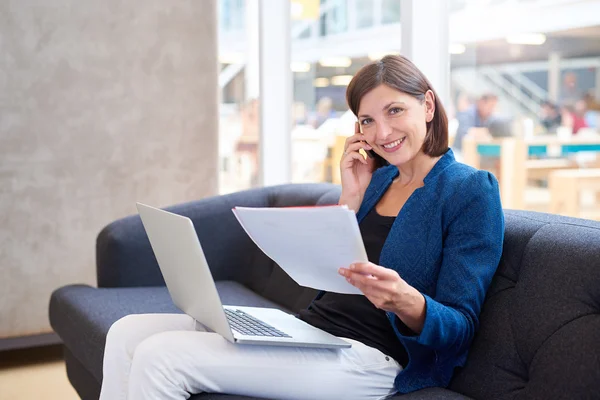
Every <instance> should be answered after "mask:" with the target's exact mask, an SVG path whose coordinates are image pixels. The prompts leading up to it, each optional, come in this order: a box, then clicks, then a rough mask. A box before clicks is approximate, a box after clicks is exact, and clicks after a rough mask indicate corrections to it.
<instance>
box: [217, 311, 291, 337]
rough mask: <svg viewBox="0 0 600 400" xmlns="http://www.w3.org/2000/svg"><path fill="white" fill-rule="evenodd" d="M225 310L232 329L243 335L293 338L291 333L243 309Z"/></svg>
mask: <svg viewBox="0 0 600 400" xmlns="http://www.w3.org/2000/svg"><path fill="white" fill-rule="evenodd" d="M224 310H225V315H226V316H227V320H228V321H229V325H230V326H231V329H234V330H235V331H237V332H239V333H241V334H243V335H248V336H267V337H284V338H291V336H290V335H288V334H286V333H284V332H282V331H280V330H279V329H275V328H273V327H272V326H271V325H269V324H266V323H264V322H262V321H261V320H259V319H256V318H254V317H253V316H252V315H250V314H247V313H245V312H243V311H242V310H231V309H229V308H225V309H224Z"/></svg>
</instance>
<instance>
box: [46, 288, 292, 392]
mask: <svg viewBox="0 0 600 400" xmlns="http://www.w3.org/2000/svg"><path fill="white" fill-rule="evenodd" d="M216 286H217V290H218V291H219V295H220V297H221V301H222V302H223V303H224V304H229V305H239V306H254V307H274V308H280V309H284V308H282V307H281V306H279V305H278V304H275V303H273V302H271V301H269V300H267V299H264V298H263V297H261V296H259V295H257V294H255V293H254V292H252V291H250V290H248V289H247V288H245V287H244V286H242V285H240V284H239V283H237V282H231V281H220V282H217V283H216ZM284 310H285V309H284ZM144 313H181V311H180V310H179V309H178V308H177V307H176V306H175V305H174V304H173V302H172V301H171V297H170V296H169V292H168V291H167V288H166V287H162V286H161V287H139V288H93V287H90V286H86V285H72V286H65V287H62V288H60V289H58V290H56V291H55V292H54V293H53V294H52V297H51V299H50V324H51V325H52V328H53V329H54V330H55V331H56V333H58V335H59V336H60V337H61V338H62V340H63V342H64V343H65V345H66V346H68V347H69V350H70V352H71V353H72V354H73V356H74V357H75V358H77V359H78V360H79V361H80V362H81V364H82V365H84V366H85V367H86V368H87V369H88V370H89V372H90V373H91V374H92V375H93V376H94V378H96V379H97V380H98V382H101V380H102V359H103V357H104V343H105V340H106V334H107V333H108V329H109V328H110V326H111V325H112V324H113V322H115V321H117V320H118V319H119V318H122V317H124V316H125V315H128V314H144Z"/></svg>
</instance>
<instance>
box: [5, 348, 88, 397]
mask: <svg viewBox="0 0 600 400" xmlns="http://www.w3.org/2000/svg"><path fill="white" fill-rule="evenodd" d="M21 399H23V400H25V399H28V400H29V399H45V400H78V399H79V396H77V393H76V392H75V390H74V389H73V388H72V387H71V384H70V383H69V381H68V380H67V373H66V371H65V364H64V361H63V360H62V349H61V347H60V346H48V347H40V348H35V349H26V350H12V351H4V352H0V400H21Z"/></svg>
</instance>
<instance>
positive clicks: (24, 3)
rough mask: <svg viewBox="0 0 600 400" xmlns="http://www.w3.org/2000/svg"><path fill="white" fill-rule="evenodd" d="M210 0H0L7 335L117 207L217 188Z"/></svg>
mask: <svg viewBox="0 0 600 400" xmlns="http://www.w3.org/2000/svg"><path fill="white" fill-rule="evenodd" d="M216 25H217V19H216V0H201V1H199V0H176V1H165V0H128V1H122V0H52V1H46V0H1V1H0V338H6V337H15V336H21V335H31V334H37V333H45V332H50V327H49V324H48V318H47V306H48V300H49V297H50V294H51V292H52V291H53V290H54V289H56V288H58V287H59V286H61V285H65V284H69V283H87V284H92V285H93V284H95V266H94V257H95V255H94V250H95V237H96V235H97V233H98V232H99V230H100V229H101V228H102V227H103V226H104V225H105V224H107V223H109V222H110V221H112V220H114V219H116V218H120V217H123V216H126V215H128V214H132V213H135V201H142V202H146V203H149V204H152V205H156V206H165V205H169V204H174V203H178V202H183V201H188V200H193V199H198V198H202V197H205V196H208V195H213V194H216V192H217V178H218V177H217V132H218V129H217V128H218V127H217V121H218V105H217V61H216V60H217V38H216Z"/></svg>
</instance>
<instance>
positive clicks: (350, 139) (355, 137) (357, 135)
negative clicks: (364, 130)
mask: <svg viewBox="0 0 600 400" xmlns="http://www.w3.org/2000/svg"><path fill="white" fill-rule="evenodd" d="M362 140H364V138H363V135H361V134H360V133H355V134H354V135H352V136H348V138H347V139H346V143H345V144H344V148H347V147H348V146H350V145H351V144H352V143H356V142H360V141H362Z"/></svg>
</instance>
